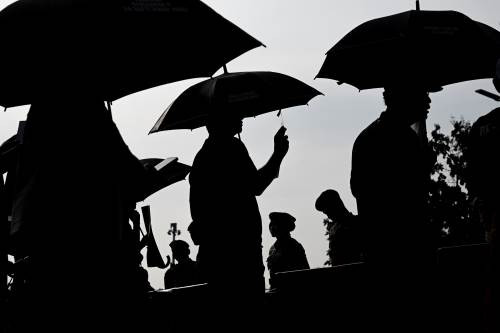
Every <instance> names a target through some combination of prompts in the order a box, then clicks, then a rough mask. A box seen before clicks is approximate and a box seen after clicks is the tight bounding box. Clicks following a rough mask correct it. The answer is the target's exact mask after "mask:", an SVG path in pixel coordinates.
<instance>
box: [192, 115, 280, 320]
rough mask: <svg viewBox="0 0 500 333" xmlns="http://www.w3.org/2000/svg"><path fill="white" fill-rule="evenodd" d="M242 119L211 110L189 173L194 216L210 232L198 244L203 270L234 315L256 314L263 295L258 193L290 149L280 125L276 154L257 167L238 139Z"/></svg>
mask: <svg viewBox="0 0 500 333" xmlns="http://www.w3.org/2000/svg"><path fill="white" fill-rule="evenodd" d="M241 118H242V117H240V116H239V114H238V113H237V112H236V111H235V110H232V109H229V108H224V107H221V108H219V109H217V110H213V112H211V113H210V115H209V119H208V122H207V125H206V127H207V130H208V135H209V136H208V139H207V140H206V141H205V143H204V144H203V147H202V148H201V149H200V151H199V152H198V153H197V155H196V157H195V159H194V161H193V165H192V169H191V174H190V176H189V182H190V185H191V189H190V207H191V216H192V218H193V220H194V221H197V223H200V226H203V227H202V228H203V230H204V233H205V234H204V235H203V242H201V243H200V248H199V259H202V260H201V261H200V263H199V264H200V266H201V267H200V268H201V269H202V271H203V272H204V273H205V275H206V278H207V282H208V285H209V287H210V290H211V292H212V293H213V295H217V298H218V302H217V303H218V304H224V305H223V307H224V308H223V310H224V311H223V313H225V314H227V315H228V317H229V318H241V316H244V317H246V316H247V315H248V316H252V315H255V314H256V312H255V311H257V309H258V305H256V301H259V300H261V297H263V295H264V288H265V283H264V264H263V259H262V220H261V216H260V212H259V207H258V204H257V200H256V196H259V195H261V194H262V193H263V192H264V190H265V189H266V188H267V187H268V186H269V185H270V184H271V182H272V181H273V180H274V179H275V178H277V177H278V173H279V169H280V165H281V163H282V161H283V159H284V157H285V155H286V154H287V152H288V148H289V142H288V137H287V135H286V134H285V132H286V128H285V127H281V128H280V129H279V130H278V131H277V133H276V135H275V136H274V152H273V154H272V155H271V158H270V159H269V161H268V162H267V163H266V164H265V165H264V166H263V167H262V168H260V169H257V168H256V167H255V165H254V163H253V161H252V159H251V158H250V156H249V154H248V151H247V149H246V147H245V145H244V144H243V143H242V142H241V141H240V140H239V139H237V138H236V137H235V135H236V134H239V133H240V132H241V131H242V124H243V123H242V119H241ZM234 304H237V305H238V306H234ZM250 304H252V305H250ZM250 306H252V307H253V308H251V307H250ZM234 310H237V313H236V312H234V313H233V311H234ZM230 315H234V317H230ZM246 318H247V319H248V318H249V317H246Z"/></svg>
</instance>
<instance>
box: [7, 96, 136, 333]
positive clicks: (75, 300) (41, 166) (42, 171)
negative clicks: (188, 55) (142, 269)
mask: <svg viewBox="0 0 500 333" xmlns="http://www.w3.org/2000/svg"><path fill="white" fill-rule="evenodd" d="M18 163H19V165H18V169H17V173H16V180H15V195H14V200H13V201H14V202H13V210H12V217H13V223H12V231H11V232H12V236H13V237H14V239H15V241H16V242H17V245H18V246H17V248H18V249H17V250H18V251H20V252H21V253H27V254H29V256H30V263H31V265H32V270H31V271H32V286H31V288H32V289H33V290H34V292H33V293H32V294H31V295H30V297H32V299H31V300H29V302H27V304H29V305H30V306H29V308H28V309H25V310H30V308H31V310H32V314H33V315H35V314H36V316H37V317H35V319H33V320H31V323H37V328H39V329H42V330H43V328H47V329H48V328H49V327H50V330H55V331H59V330H61V331H67V329H68V326H67V325H69V323H72V325H74V323H81V325H83V326H82V327H79V328H80V329H82V330H85V329H84V328H85V327H86V325H88V326H90V327H95V325H97V324H96V323H100V324H99V325H101V326H100V327H101V328H102V329H103V330H105V329H107V328H108V329H109V328H110V326H112V327H115V328H116V326H117V325H120V324H121V323H122V322H124V321H126V320H129V319H131V318H133V317H132V316H126V315H124V313H123V311H128V310H129V307H128V306H126V304H127V302H128V301H130V298H129V293H128V292H129V289H128V288H125V287H126V285H124V283H128V281H122V279H121V274H122V272H124V271H129V265H135V264H136V263H135V262H130V261H129V257H128V251H127V244H126V241H125V240H124V230H125V229H126V228H127V227H128V215H129V208H130V206H131V205H133V204H135V202H136V201H138V200H142V199H143V197H144V196H143V190H142V189H141V188H142V184H143V183H144V181H143V180H144V177H145V170H144V168H143V166H142V164H141V163H140V162H139V160H138V159H137V158H136V157H135V156H134V155H133V154H132V153H131V152H130V151H129V149H128V147H127V146H126V144H125V142H124V141H123V139H122V137H121V135H120V133H119V131H118V129H117V127H116V125H115V124H114V122H113V120H112V118H111V113H110V112H109V111H108V110H106V108H105V107H104V102H103V101H99V100H98V99H92V98H88V97H86V96H57V97H53V98H50V97H48V98H47V99H46V100H45V101H37V102H34V103H33V104H32V105H31V108H30V111H29V113H28V117H27V121H26V126H25V130H24V141H23V144H22V148H21V152H20V158H19V162H18ZM122 282H123V283H122ZM47 300H51V301H50V302H47ZM109 309H115V311H109ZM116 313H120V316H119V317H114V316H116ZM118 318H120V320H118ZM115 319H116V320H115ZM124 325H126V324H125V323H124ZM87 328H88V327H87Z"/></svg>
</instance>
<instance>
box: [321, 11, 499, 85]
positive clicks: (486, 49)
mask: <svg viewBox="0 0 500 333" xmlns="http://www.w3.org/2000/svg"><path fill="white" fill-rule="evenodd" d="M499 57H500V32H499V31H497V30H495V29H493V28H491V27H489V26H487V25H485V24H483V23H480V22H476V21H474V20H472V19H470V18H469V17H467V16H465V15H464V14H461V13H459V12H456V11H423V10H418V9H417V10H411V11H407V12H403V13H399V14H395V15H391V16H386V17H382V18H377V19H374V20H371V21H368V22H365V23H363V24H361V25H359V26H358V27H356V28H354V29H353V30H352V31H351V32H349V33H348V34H347V35H346V36H344V37H343V38H342V39H341V40H340V41H339V42H338V43H337V44H335V45H334V46H333V47H332V48H331V49H330V50H329V51H328V53H327V57H326V60H325V62H324V63H323V66H322V67H321V70H320V71H319V73H318V75H317V77H320V78H328V79H333V80H337V81H339V83H348V84H351V85H353V86H355V87H356V88H358V89H369V88H380V87H384V86H388V85H394V84H398V83H400V82H408V81H417V82H421V83H424V84H426V85H428V86H429V87H435V86H443V85H447V84H451V83H456V82H462V81H467V80H474V79H482V78H491V77H493V76H494V74H495V65H496V61H497V59H498V58H499Z"/></svg>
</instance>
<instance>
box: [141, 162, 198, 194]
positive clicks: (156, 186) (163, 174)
mask: <svg viewBox="0 0 500 333" xmlns="http://www.w3.org/2000/svg"><path fill="white" fill-rule="evenodd" d="M141 163H142V165H143V166H144V167H146V168H154V169H155V170H156V171H157V172H155V173H153V175H154V177H153V179H151V182H150V184H148V190H147V193H146V196H145V197H146V198H147V197H149V196H150V195H152V194H153V193H156V192H158V191H159V190H161V189H163V188H165V187H167V186H170V185H172V184H175V183H177V182H179V181H181V180H184V179H185V178H186V176H187V175H188V174H189V172H190V171H191V167H190V166H189V165H187V164H183V163H180V162H178V158H177V157H169V158H166V159H161V158H146V159H142V160H141Z"/></svg>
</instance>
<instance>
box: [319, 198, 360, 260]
mask: <svg viewBox="0 0 500 333" xmlns="http://www.w3.org/2000/svg"><path fill="white" fill-rule="evenodd" d="M315 207H316V210H318V211H320V212H322V213H324V214H325V215H326V216H327V217H328V219H329V220H330V222H331V223H332V225H331V227H330V228H329V230H328V256H329V258H330V263H331V264H332V265H342V264H348V263H353V262H359V261H362V260H363V250H362V247H363V242H362V237H363V231H362V230H361V226H360V222H359V219H358V217H357V216H356V215H354V214H352V213H351V212H349V211H348V210H347V208H345V205H344V203H343V202H342V199H341V198H340V195H339V193H338V192H337V191H335V190H331V189H329V190H326V191H324V192H323V193H321V195H320V196H319V197H318V199H316V203H315Z"/></svg>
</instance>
